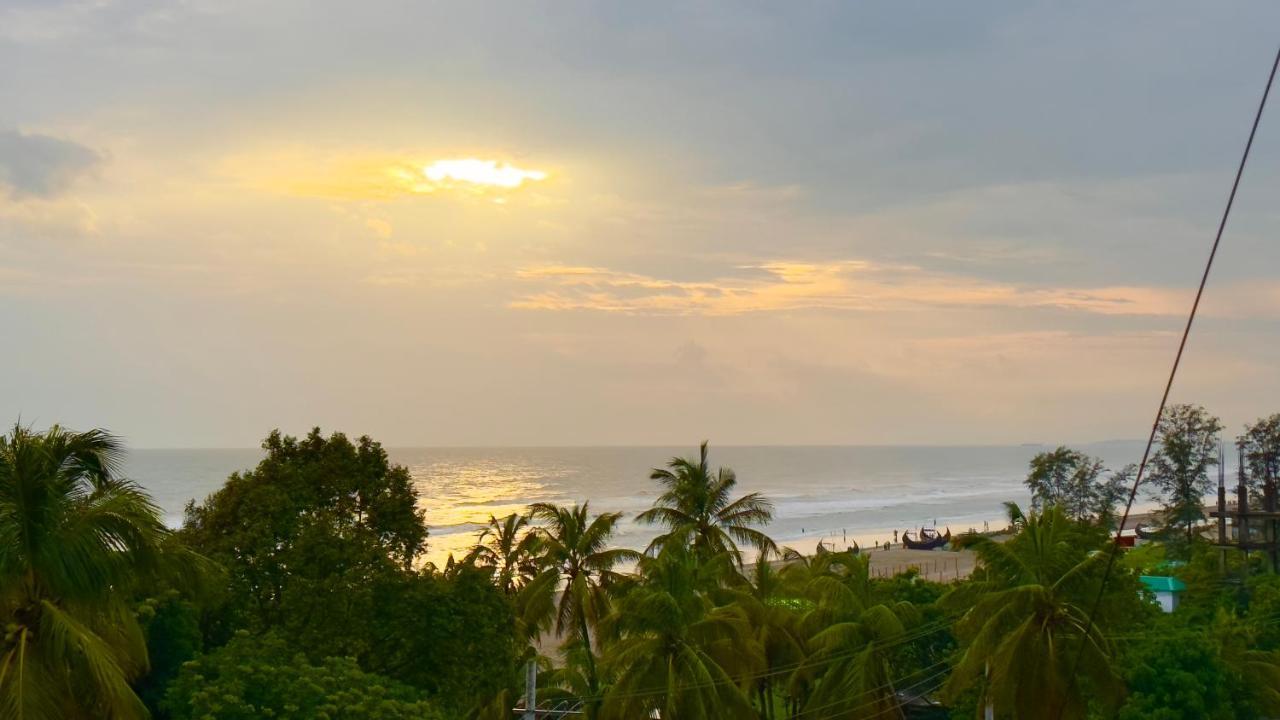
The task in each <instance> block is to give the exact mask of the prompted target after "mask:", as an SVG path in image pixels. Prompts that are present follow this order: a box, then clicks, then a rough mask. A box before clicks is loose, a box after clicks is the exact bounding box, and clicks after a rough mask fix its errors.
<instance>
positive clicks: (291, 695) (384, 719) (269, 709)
mask: <svg viewBox="0 0 1280 720" xmlns="http://www.w3.org/2000/svg"><path fill="white" fill-rule="evenodd" d="M164 705H165V709H167V710H168V712H169V714H170V717H172V718H174V720H212V719H213V718H216V719H217V720H257V719H258V718H315V719H316V720H436V719H440V720H442V719H443V717H444V716H443V715H441V714H439V713H438V712H436V710H435V709H434V707H433V706H432V705H431V704H429V703H428V702H427V701H426V700H425V699H423V697H422V696H421V694H420V693H419V692H418V691H416V690H414V689H413V688H410V687H408V686H406V685H403V684H401V683H398V682H396V681H394V680H390V679H388V678H385V677H382V676H379V675H374V674H371V673H366V672H363V671H362V670H360V668H359V666H357V665H356V662H355V661H354V660H352V659H350V658H336V657H331V658H325V659H324V660H323V661H322V662H320V663H318V664H312V663H311V662H309V661H308V660H307V659H306V657H305V656H304V655H303V654H301V653H294V652H292V651H291V650H290V648H289V647H288V645H286V644H285V642H284V641H283V640H281V639H280V638H279V637H277V636H275V635H266V636H262V637H260V638H253V637H251V636H250V635H249V633H247V632H245V631H243V630H242V631H240V632H238V633H236V636H235V637H234V638H232V640H231V642H229V643H228V644H227V645H226V646H224V647H222V648H220V649H219V650H217V651H216V652H213V653H211V654H209V655H204V656H202V657H200V658H197V659H196V660H193V661H190V662H188V663H186V664H185V665H184V666H183V667H182V670H181V672H180V673H179V674H178V678H177V680H175V681H174V682H173V683H172V684H171V685H170V686H169V690H168V693H167V694H166V696H165V702H164Z"/></svg>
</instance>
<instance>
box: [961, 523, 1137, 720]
mask: <svg viewBox="0 0 1280 720" xmlns="http://www.w3.org/2000/svg"><path fill="white" fill-rule="evenodd" d="M1009 515H1010V521H1011V524H1013V525H1015V526H1017V527H1019V528H1020V529H1019V532H1018V534H1017V535H1016V536H1015V537H1013V538H1012V539H1010V540H1008V541H1007V542H997V541H995V540H992V539H991V538H988V537H984V536H980V535H967V536H964V537H963V538H961V539H960V541H959V542H958V544H960V545H961V546H964V547H969V548H971V549H973V550H974V551H975V552H976V553H977V554H978V560H979V563H980V571H979V573H978V574H977V579H976V580H975V581H974V582H972V583H969V584H968V585H966V586H962V587H961V588H958V589H957V590H955V591H953V592H952V593H950V594H949V595H948V596H946V597H945V598H944V599H943V604H944V605H945V606H949V607H951V608H953V609H960V608H966V607H967V610H966V612H965V613H964V615H963V616H962V617H961V618H960V619H959V620H958V621H957V623H956V626H955V630H956V635H957V636H958V637H959V639H960V640H961V641H962V643H963V653H962V654H961V656H960V660H959V662H957V664H956V667H955V670H954V672H953V673H952V675H951V677H950V678H949V679H948V682H947V692H948V693H949V694H951V695H952V696H954V695H955V694H957V693H960V692H962V691H964V690H965V689H967V688H969V687H972V686H973V685H976V684H979V683H983V685H984V687H983V695H984V697H983V702H984V703H987V704H990V705H992V706H993V707H994V709H995V711H996V713H997V714H1000V715H1010V716H1013V717H1040V716H1043V715H1044V714H1045V713H1046V712H1051V711H1052V712H1060V713H1061V714H1060V715H1059V717H1061V718H1066V719H1068V720H1070V719H1072V718H1082V717H1084V716H1085V714H1086V712H1087V710H1088V705H1089V698H1090V697H1091V696H1092V697H1095V698H1097V699H1098V700H1099V701H1100V702H1102V703H1103V704H1111V703H1113V702H1115V701H1116V700H1117V699H1118V697H1119V694H1120V692H1121V690H1122V686H1121V683H1120V681H1119V679H1118V677H1117V676H1116V674H1115V672H1114V671H1113V669H1112V652H1111V648H1110V646H1109V644H1108V642H1107V640H1106V639H1105V637H1104V636H1103V633H1102V627H1100V625H1102V624H1103V623H1105V622H1107V618H1106V617H1101V618H1097V619H1096V620H1097V622H1095V623H1093V624H1090V622H1089V618H1088V614H1087V608H1088V607H1089V606H1090V604H1091V603H1092V600H1093V597H1094V595H1095V594H1096V592H1097V583H1098V582H1099V581H1100V574H1101V573H1100V571H1101V566H1102V563H1103V562H1105V559H1106V556H1105V553H1102V552H1096V551H1095V552H1090V548H1091V547H1093V546H1094V545H1096V543H1095V542H1094V541H1093V538H1092V536H1090V535H1089V534H1088V533H1089V530H1088V529H1087V528H1083V527H1082V526H1080V525H1078V524H1076V523H1073V522H1072V521H1071V520H1070V519H1069V518H1067V517H1066V516H1065V515H1064V514H1063V513H1062V511H1061V510H1059V509H1058V508H1057V507H1050V508H1047V509H1045V510H1044V511H1043V512H1041V513H1030V514H1027V515H1024V514H1023V513H1022V512H1021V510H1020V509H1019V508H1018V507H1017V506H1010V507H1009ZM1117 580H1122V579H1120V578H1113V584H1112V587H1113V588H1114V589H1115V591H1116V592H1123V593H1131V589H1130V588H1128V587H1127V585H1126V584H1125V583H1124V582H1123V581H1121V582H1116V581H1117ZM1131 594H1134V596H1135V597H1136V593H1131ZM975 597H976V601H975ZM1086 628H1087V632H1086ZM1077 658H1078V659H1079V662H1077ZM1076 668H1078V670H1079V673H1080V677H1079V678H1078V679H1073V678H1072V677H1071V672H1072V670H1073V669H1076ZM984 678H985V680H984Z"/></svg>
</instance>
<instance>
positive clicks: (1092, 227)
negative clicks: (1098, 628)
mask: <svg viewBox="0 0 1280 720" xmlns="http://www.w3.org/2000/svg"><path fill="white" fill-rule="evenodd" d="M1277 28H1280V5H1277V4H1276V3H1273V2H1225V3H1202V2H1146V3H1116V2H1096V3H1088V2H1085V3H1070V4H1065V3H1026V2H1016V3H1015V2H1010V3H993V2H964V3H958V2H955V3H932V2H931V3H910V2H893V3H887V2H882V3H845V2H830V3H823V2H814V3H789V2H788V3H778V2H760V3H751V2H734V3H720V2H695V3H679V4H670V5H668V4H659V3H635V2H619V3H601V2H590V3H587V2H583V3H578V2H547V3H539V2H518V3H483V2H476V3H471V2H467V3H463V2H459V3H420V2H373V1H370V2H310V1H309V2H301V1H299V2H270V3H264V2H248V1H247V0H245V1H237V0H216V1H215V0H188V1H187V2H182V3H161V2H135V1H132V0H120V1H115V2H113V1H111V0H97V1H94V2H49V1H48V0H39V1H37V0H17V1H16V2H15V0H0V418H7V419H8V421H9V422H12V421H15V420H17V419H18V418H19V417H20V418H21V419H22V421H23V422H29V423H33V424H35V425H37V426H44V425H47V424H49V423H52V422H61V423H63V424H66V425H70V426H73V427H77V428H87V427H99V426H100V427H106V428H108V429H111V430H113V431H115V432H117V433H119V434H122V435H123V436H125V437H126V438H127V439H128V440H129V442H130V443H132V444H134V445H136V446H141V447H157V446H176V447H190V446H213V447H219V446H223V447H225V446H252V445H255V444H256V443H257V442H258V441H259V440H260V438H261V437H262V436H264V435H265V434H266V433H267V432H268V431H269V430H270V429H272V428H274V427H280V428H282V429H284V430H286V431H290V432H302V431H305V430H306V429H307V428H308V427H310V426H312V425H321V426H323V427H325V428H326V429H340V430H345V431H347V432H349V433H352V434H361V433H368V434H371V435H373V436H374V437H376V438H378V439H380V440H382V441H384V443H386V444H389V445H456V444H467V445H505V444H539V445H580V444H681V445H689V444H692V443H694V442H697V441H699V440H702V439H704V438H709V439H711V440H712V442H714V443H721V444H729V443H732V444H793V443H802V444H808V443H814V444H818V443H821V444H826V443H839V444H880V443H946V444H952V443H1018V442H1040V441H1043V442H1080V441H1087V440H1097V439H1105V438H1121V437H1123V438H1132V437H1137V436H1141V435H1144V433H1145V431H1146V429H1147V428H1148V427H1149V424H1150V416H1151V414H1152V413H1153V412H1154V408H1155V403H1156V402H1157V400H1158V397H1159V392H1160V390H1161V387H1162V384H1163V381H1164V376H1165V373H1167V370H1168V365H1169V363H1170V361H1171V360H1172V356H1173V352H1174V350H1175V347H1176V341H1177V338H1176V333H1177V331H1179V330H1180V328H1181V324H1182V322H1183V318H1184V316H1185V312H1186V310H1187V309H1188V306H1189V303H1190V298H1191V294H1190V290H1191V288H1192V287H1193V286H1194V283H1195V281H1196V280H1197V278H1198V273H1199V271H1200V268H1201V266H1202V263H1203V261H1204V258H1205V254H1206V252H1207V248H1208V244H1209V241H1210V240H1211V239H1212V233H1213V230H1214V228H1215V226H1216V223H1217V221H1218V218H1219V214H1220V212H1221V207H1222V204H1223V202H1224V200H1225V196H1226V193H1227V190H1228V188H1229V184H1230V180H1231V175H1232V173H1233V172H1234V166H1235V163H1236V162H1237V160H1238V157H1239V152H1240V148H1241V146H1242V145H1243V142H1244V139H1245V136H1246V134H1247V131H1248V127H1249V123H1250V121H1251V119H1252V117H1251V116H1252V113H1253V111H1254V108H1255V105H1256V102H1257V99H1258V96H1259V95H1260V93H1261V90H1262V85H1263V83H1264V81H1265V79H1266V73H1267V70H1268V69H1269V66H1270V62H1271V59H1272V57H1273V56H1274V53H1275V51H1276V43H1277V42H1278V38H1280V36H1278V35H1277V32H1276V29H1277ZM1272 110H1273V113H1272V114H1271V115H1270V116H1269V117H1265V118H1264V120H1263V125H1262V128H1261V130H1260V137H1259V139H1258V141H1257V144H1256V145H1255V148H1254V155H1253V158H1252V161H1251V166H1250V169H1249V172H1248V173H1247V175H1246V177H1245V182H1244V186H1243V189H1242V190H1241V193H1240V196H1239V198H1238V200H1237V207H1236V213H1235V215H1234V216H1233V218H1232V222H1231V225H1230V226H1229V228H1228V232H1227V235H1226V239H1225V241H1224V246H1223V250H1222V254H1221V256H1220V262H1219V265H1218V266H1217V268H1216V270H1215V275H1214V277H1213V280H1212V282H1211V285H1210V287H1209V291H1208V294H1207V297H1206V300H1205V303H1204V305H1203V307H1202V311H1203V314H1202V319H1201V322H1200V323H1199V324H1198V325H1197V327H1196V332H1195V334H1194V335H1193V338H1192V341H1191V344H1190V346H1189V348H1188V354H1187V357H1186V360H1185V364H1184V372H1183V374H1182V375H1181V377H1180V379H1179V381H1178V384H1177V386H1176V388H1175V392H1174V399H1175V400H1178V401H1192V402H1198V403H1201V404H1204V405H1206V406H1207V407H1208V408H1209V409H1210V410H1212V411H1214V412H1216V413H1218V414H1219V415H1221V416H1222V417H1223V419H1224V421H1226V422H1227V424H1228V427H1229V429H1230V431H1231V432H1232V433H1234V432H1237V431H1238V429H1239V427H1240V425H1241V423H1243V422H1245V421H1247V420H1251V419H1253V418H1256V417H1258V416H1260V415H1263V414H1269V413H1272V412H1276V411H1280V373H1278V372H1277V371H1278V370H1280V242H1277V238H1276V230H1277V228H1280V222H1278V221H1280V203H1277V202H1276V197H1277V192H1278V191H1280V107H1275V108H1272ZM457 160H478V161H481V162H480V163H472V164H465V163H464V164H461V165H458V164H453V165H451V164H449V163H448V162H447V161H457ZM442 161H446V162H444V163H442ZM485 163H492V164H491V165H486V164H485ZM459 168H461V169H459ZM468 168H470V169H472V170H474V169H475V168H479V169H480V171H485V170H486V169H490V170H491V171H490V172H489V174H488V175H485V174H484V173H483V172H482V173H481V175H482V176H480V177H476V176H474V174H472V175H468V174H467V172H469V170H467V169H468Z"/></svg>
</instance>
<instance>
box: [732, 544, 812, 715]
mask: <svg viewBox="0 0 1280 720" xmlns="http://www.w3.org/2000/svg"><path fill="white" fill-rule="evenodd" d="M726 594H727V597H728V598H729V600H730V601H731V602H732V603H733V604H734V605H736V606H738V607H739V608H741V609H742V612H743V614H744V616H745V617H746V621H747V625H748V626H749V627H750V628H751V634H752V639H753V640H754V641H755V643H756V645H757V646H758V647H759V649H760V651H761V652H762V653H763V659H764V665H765V668H766V670H767V672H766V673H763V674H761V675H760V676H758V677H757V678H756V679H755V680H754V688H753V690H754V695H755V699H756V702H757V704H758V705H759V706H760V714H761V716H762V717H764V718H770V719H771V718H773V717H774V710H775V707H774V706H775V701H774V697H775V693H776V690H777V687H778V685H779V683H777V682H775V678H778V677H780V676H781V675H783V674H784V671H780V670H778V668H784V667H796V666H797V665H799V664H800V663H801V662H802V661H803V660H804V658H805V649H804V639H803V638H802V637H801V635H800V631H799V623H798V620H799V613H798V612H797V610H798V609H799V608H801V607H803V606H804V601H803V600H802V599H801V598H799V597H796V596H795V595H794V594H793V593H792V592H791V591H790V587H789V583H788V582H787V580H786V578H785V577H784V575H783V574H782V573H781V572H780V571H779V570H778V568H777V566H776V564H775V562H774V560H773V557H772V556H771V555H769V554H768V553H761V554H760V555H759V556H757V558H756V562H755V564H754V565H753V566H752V567H751V569H750V571H749V572H747V573H744V574H742V575H740V576H739V579H738V580H737V581H736V582H734V583H733V584H732V585H731V587H730V588H728V589H727V590H726Z"/></svg>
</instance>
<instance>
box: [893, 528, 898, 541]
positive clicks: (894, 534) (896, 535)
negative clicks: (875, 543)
mask: <svg viewBox="0 0 1280 720" xmlns="http://www.w3.org/2000/svg"><path fill="white" fill-rule="evenodd" d="M893 542H894V544H897V542H898V531H897V530H894V531H893Z"/></svg>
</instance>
